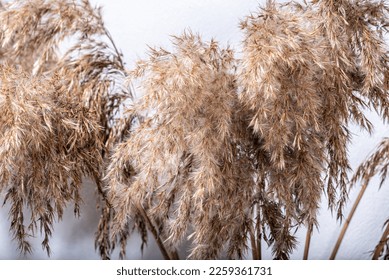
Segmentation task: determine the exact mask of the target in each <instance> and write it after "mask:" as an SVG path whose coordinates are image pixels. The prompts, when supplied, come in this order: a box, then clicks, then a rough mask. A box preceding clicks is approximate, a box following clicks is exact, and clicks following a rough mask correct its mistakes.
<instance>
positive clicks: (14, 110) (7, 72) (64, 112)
mask: <svg viewBox="0 0 389 280" xmlns="http://www.w3.org/2000/svg"><path fill="white" fill-rule="evenodd" d="M0 77H1V79H0V108H1V112H2V115H1V119H0V131H1V133H0V135H1V137H0V158H1V161H0V191H1V192H5V193H6V196H5V202H7V201H9V202H10V203H11V210H10V217H11V230H12V232H13V234H14V236H15V239H16V240H17V241H18V243H19V248H20V249H21V250H22V251H23V252H30V251H31V246H30V244H29V242H28V237H29V236H31V235H32V236H33V235H34V234H35V232H36V230H37V229H38V228H39V229H40V230H41V231H42V232H43V233H44V235H45V238H44V240H43V242H42V246H43V247H44V249H46V250H47V253H48V254H50V247H49V237H50V235H51V232H52V225H53V223H54V220H55V219H56V218H58V219H61V217H62V214H63V210H64V208H65V207H66V204H67V203H68V202H69V201H73V202H74V204H75V209H74V211H75V213H76V214H78V213H79V204H80V202H81V199H80V194H79V189H80V186H81V182H82V176H93V174H96V173H98V172H99V170H98V168H97V167H98V166H101V164H102V157H101V149H102V146H103V143H102V142H101V141H100V138H99V137H98V134H99V133H100V131H101V127H100V125H99V123H98V122H97V121H96V119H95V118H93V117H92V116H91V115H92V114H91V113H90V112H88V110H86V109H85V108H83V107H82V105H81V104H80V102H79V99H78V98H77V96H72V95H69V94H68V93H67V92H66V88H65V85H64V83H63V80H62V79H61V78H60V76H57V75H53V77H51V78H46V77H43V76H40V77H32V76H31V75H29V74H26V73H24V72H22V71H21V70H16V69H14V68H11V67H5V66H0ZM25 207H27V209H28V210H29V212H30V217H27V218H25V213H24V212H25ZM26 223H27V224H26Z"/></svg>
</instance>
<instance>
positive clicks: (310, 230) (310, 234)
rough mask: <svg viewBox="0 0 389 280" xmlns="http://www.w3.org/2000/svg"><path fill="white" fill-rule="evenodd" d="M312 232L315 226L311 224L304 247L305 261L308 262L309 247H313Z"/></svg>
mask: <svg viewBox="0 0 389 280" xmlns="http://www.w3.org/2000/svg"><path fill="white" fill-rule="evenodd" d="M312 232H313V224H312V223H309V225H308V230H307V235H306V237H305V247H304V256H303V259H304V260H308V254H309V247H310V245H311V237H312Z"/></svg>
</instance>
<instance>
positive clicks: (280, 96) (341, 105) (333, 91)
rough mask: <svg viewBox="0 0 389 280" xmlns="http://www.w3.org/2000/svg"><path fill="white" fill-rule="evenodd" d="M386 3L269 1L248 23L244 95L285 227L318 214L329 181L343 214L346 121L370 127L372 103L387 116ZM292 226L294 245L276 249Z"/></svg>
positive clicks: (268, 190)
mask: <svg viewBox="0 0 389 280" xmlns="http://www.w3.org/2000/svg"><path fill="white" fill-rule="evenodd" d="M387 11H388V10H387V7H386V6H385V5H384V4H383V3H382V2H380V3H371V1H336V2H335V1H312V2H311V3H305V4H296V3H293V2H290V3H286V4H283V5H277V4H276V3H275V2H274V1H267V4H266V6H265V7H263V8H261V10H260V11H259V12H258V13H256V14H252V15H251V16H248V17H247V18H246V19H245V20H244V21H243V22H242V24H241V27H242V29H243V31H244V32H245V39H244V42H243V59H242V63H241V70H240V74H239V78H240V85H241V86H242V94H241V95H240V100H241V101H242V102H243V104H244V106H245V108H246V109H247V110H250V111H251V122H250V126H251V127H252V128H253V131H254V133H255V134H256V135H258V137H259V138H260V139H261V140H260V141H259V143H258V144H259V145H258V149H259V150H262V152H260V153H259V155H261V157H260V159H258V161H263V157H265V158H266V159H267V164H265V165H261V166H260V167H261V169H259V172H260V173H262V174H263V175H262V176H265V178H264V179H263V181H264V183H265V184H266V186H265V187H264V188H265V195H266V196H271V197H272V200H273V201H275V202H277V203H279V204H280V205H281V209H282V213H285V222H284V223H283V226H285V227H286V230H285V232H286V233H287V232H288V228H290V227H291V225H292V224H294V223H295V222H297V223H298V224H300V223H306V224H307V225H308V227H312V225H315V224H317V221H316V214H317V210H318V207H319V206H318V205H319V201H320V199H321V194H322V192H323V191H324V190H325V189H326V192H327V196H328V204H329V207H330V208H331V209H334V208H335V207H336V209H337V213H338V218H341V217H342V208H343V205H344V203H345V202H346V200H347V192H348V175H347V173H348V170H349V160H348V156H347V146H348V143H349V142H350V133H349V130H348V124H349V122H350V120H351V121H353V122H355V123H357V124H358V125H359V126H360V127H361V128H364V129H366V130H368V131H371V130H372V124H371V123H370V122H369V121H368V120H367V118H366V117H365V115H364V109H366V108H373V109H375V110H377V111H378V112H380V113H381V114H382V117H383V118H385V119H386V118H387V117H388V112H387V106H388V96H387V81H386V77H387V73H388V71H387V69H388V68H387V67H388V66H387V61H388V60H387V50H386V44H385V41H384V37H383V31H385V28H386V27H384V26H385V24H386V22H387ZM323 174H325V175H326V176H325V177H323ZM325 185H326V188H325ZM337 194H338V195H337ZM308 234H310V233H308ZM286 236H287V235H285V236H282V235H281V236H279V240H278V242H280V244H284V246H283V247H284V248H288V249H287V250H285V251H284V252H283V253H281V252H279V253H276V255H277V254H281V255H283V256H284V257H285V256H287V252H290V250H289V249H290V248H292V245H293V244H292V243H290V242H289V243H287V240H290V239H289V238H286ZM273 238H276V235H273Z"/></svg>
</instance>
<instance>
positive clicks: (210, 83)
mask: <svg viewBox="0 0 389 280" xmlns="http://www.w3.org/2000/svg"><path fill="white" fill-rule="evenodd" d="M173 44H174V47H175V51H174V52H168V51H166V50H163V49H159V50H156V49H151V50H150V57H149V59H148V60H147V61H140V62H139V63H138V65H137V68H136V69H135V70H134V71H133V72H132V76H133V77H134V78H135V79H140V83H141V91H142V93H143V94H144V95H143V96H142V98H141V99H139V100H138V102H136V103H135V104H134V105H133V106H132V107H131V110H130V111H129V112H128V114H129V115H131V116H136V120H137V121H138V124H137V125H134V126H133V127H132V129H131V130H130V131H128V137H127V138H126V139H125V140H124V141H123V142H122V143H120V144H118V145H117V146H116V147H115V148H114V150H113V154H112V159H111V162H110V165H109V167H108V171H107V184H108V192H109V194H110V198H111V200H110V201H111V202H112V205H113V207H114V209H115V211H116V216H115V224H114V225H115V231H114V232H117V233H120V232H121V230H123V229H125V228H126V227H127V226H128V225H127V224H128V222H129V220H130V219H131V218H135V217H139V216H140V213H142V212H145V213H147V216H148V217H149V218H150V221H149V222H148V221H144V222H145V223H146V224H149V225H150V223H151V226H152V227H154V228H155V229H156V231H157V234H158V236H159V237H160V238H162V240H161V242H164V243H163V245H164V246H166V247H167V251H168V252H167V254H168V256H167V257H171V256H169V252H172V251H174V250H175V248H174V247H175V246H176V245H177V244H178V243H179V242H181V241H182V240H183V238H185V237H186V235H187V234H188V233H191V234H190V237H189V238H190V239H191V240H192V243H193V248H192V250H191V253H190V257H191V258H198V259H209V258H217V257H218V256H220V254H221V252H222V250H223V247H224V246H227V247H226V250H227V253H228V255H229V256H230V257H242V255H243V253H244V251H245V250H246V239H247V230H248V224H249V223H248V220H249V219H250V215H249V213H250V211H249V209H250V206H251V205H250V200H251V192H252V186H253V182H252V180H253V179H252V176H251V173H250V172H247V171H249V170H250V166H251V164H250V162H249V161H248V160H247V157H246V156H245V155H244V154H243V152H244V150H243V151H242V152H241V151H240V149H243V147H244V146H243V144H244V142H242V144H241V146H238V144H239V143H240V141H241V140H240V137H241V135H240V130H241V128H240V127H239V125H240V124H241V123H240V122H239V119H238V116H237V113H236V110H237V108H239V103H238V99H237V94H236V84H235V77H234V75H233V67H234V58H233V53H232V51H231V50H230V49H220V48H219V46H218V44H217V42H215V41H211V42H209V43H205V42H203V41H202V40H201V38H200V37H199V36H197V35H194V34H192V33H190V32H188V33H185V34H183V35H182V36H179V37H174V38H173ZM143 220H144V219H143Z"/></svg>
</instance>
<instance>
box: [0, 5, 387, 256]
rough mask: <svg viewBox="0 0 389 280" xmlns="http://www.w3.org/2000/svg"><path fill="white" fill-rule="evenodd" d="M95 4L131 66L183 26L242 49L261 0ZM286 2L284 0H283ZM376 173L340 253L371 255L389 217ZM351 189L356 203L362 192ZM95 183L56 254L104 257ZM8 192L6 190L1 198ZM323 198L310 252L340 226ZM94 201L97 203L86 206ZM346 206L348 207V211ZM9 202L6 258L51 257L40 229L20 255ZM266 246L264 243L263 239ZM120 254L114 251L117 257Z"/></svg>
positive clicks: (60, 228)
mask: <svg viewBox="0 0 389 280" xmlns="http://www.w3.org/2000/svg"><path fill="white" fill-rule="evenodd" d="M91 2H92V3H93V4H96V5H101V6H103V16H104V19H105V22H106V25H107V27H108V29H109V30H110V32H111V34H112V36H113V38H114V40H115V42H116V44H117V46H118V47H119V48H120V49H121V50H122V51H123V54H124V58H125V61H126V63H127V66H128V67H131V66H132V65H133V64H134V62H135V61H136V60H137V59H138V58H144V57H145V56H146V51H147V46H151V47H154V46H162V47H165V48H167V49H169V48H170V37H169V36H170V35H177V34H181V33H182V32H183V31H184V30H185V29H190V30H192V31H193V32H198V33H199V34H201V35H202V36H203V38H204V39H206V40H209V39H211V38H215V39H216V40H218V41H219V42H220V43H221V44H222V45H225V46H226V45H230V46H232V47H233V48H234V49H235V50H236V51H238V52H239V49H240V42H241V33H240V30H239V27H238V25H239V22H240V20H241V19H243V17H244V16H245V15H248V14H250V12H253V11H256V10H257V7H258V4H259V3H264V2H265V1H264V0H262V1H257V0H245V1H240V0H211V1H206V0H142V1H125V0H111V1H108V0H91ZM279 2H285V1H279ZM369 115H370V120H371V121H372V122H373V123H374V124H375V133H374V134H373V135H372V136H369V135H367V134H366V133H362V132H361V131H359V130H353V132H354V137H353V144H352V145H351V146H350V148H349V154H350V159H351V163H352V167H356V166H357V165H358V164H359V163H360V162H361V161H362V160H363V159H365V158H366V156H367V155H368V154H369V152H371V151H372V150H373V149H374V147H375V146H376V145H377V144H378V143H379V142H380V140H381V139H382V137H384V136H388V135H389V129H388V127H387V125H384V124H382V123H381V121H380V120H379V118H378V117H377V115H375V114H374V113H369ZM377 186H378V180H375V181H372V182H371V184H370V186H369V188H368V190H367V191H366V193H365V196H364V198H363V199H362V202H361V204H360V206H359V208H358V209H357V212H356V215H355V217H354V219H353V220H352V222H351V225H350V227H349V230H348V232H347V234H346V236H345V239H344V241H343V244H342V246H341V247H340V250H339V252H338V256H337V258H338V259H369V258H370V253H371V251H372V250H373V249H374V247H375V245H376V243H377V242H378V240H379V238H380V236H381V234H382V226H383V223H384V221H385V220H386V219H387V218H388V217H389V203H388V201H389V183H386V184H384V186H383V188H382V189H381V190H378V187H377ZM358 190H359V189H358V188H356V189H353V190H352V191H351V192H350V202H349V204H348V209H349V208H350V207H351V205H352V203H353V201H354V200H355V197H356V195H357V191H358ZM93 192H94V189H93V185H91V184H90V183H86V184H85V188H84V201H85V206H84V207H83V209H82V212H81V218H80V219H75V218H74V217H73V215H72V207H71V205H70V206H69V209H68V210H69V211H68V212H67V213H66V215H65V217H64V220H63V221H61V222H60V223H58V224H56V225H55V228H54V233H53V238H52V240H51V245H52V249H53V254H52V256H51V259H98V258H99V256H98V254H97V253H96V251H95V250H94V232H95V230H96V227H97V222H98V218H99V213H98V212H97V211H96V210H95V208H94V205H95V198H94V194H93ZM3 198H4V196H1V197H0V199H1V201H2V200H3ZM325 200H326V198H325V197H323V204H322V205H323V207H322V209H321V211H320V216H319V223H320V227H319V229H318V230H315V231H314V235H313V238H312V242H311V249H310V258H311V259H328V257H329V255H330V253H331V250H332V248H333V246H334V244H335V242H336V238H337V236H338V234H339V231H340V225H339V223H338V222H337V221H336V219H335V217H333V216H332V214H331V213H330V212H329V210H328V209H327V206H326V201H325ZM87 205H92V206H91V207H90V206H89V207H86V206H87ZM348 209H346V211H345V214H346V215H347V213H348ZM7 215H8V208H7V206H5V207H3V208H0V244H1V246H0V259H19V258H21V259H24V258H28V259H46V258H47V256H46V255H45V253H44V252H43V251H42V250H41V247H40V241H41V238H40V237H39V236H38V237H37V238H35V239H33V240H34V244H35V245H34V249H35V251H34V253H33V254H32V255H30V256H21V255H19V253H18V251H17V247H16V242H14V241H12V236H11V235H10V233H9V232H8V228H9V221H8V220H7ZM297 236H298V238H299V241H300V244H301V246H300V247H299V248H298V249H297V250H296V251H295V252H294V254H293V255H292V259H301V258H302V254H303V247H304V238H305V231H304V230H303V229H302V230H299V232H298V233H297ZM138 242H139V239H138V238H136V237H133V238H131V240H130V242H129V243H130V244H129V247H128V251H127V257H128V258H129V259H141V258H144V259H149V258H159V257H160V254H159V252H158V249H155V246H154V244H153V241H152V238H151V237H150V245H149V247H148V248H146V250H145V251H144V254H143V255H142V254H141V253H140V252H139V244H138ZM264 248H266V245H265V244H264ZM263 255H264V258H271V254H270V251H269V250H267V251H265V252H264V253H263ZM117 257H118V254H117V253H116V254H114V255H113V258H117Z"/></svg>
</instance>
